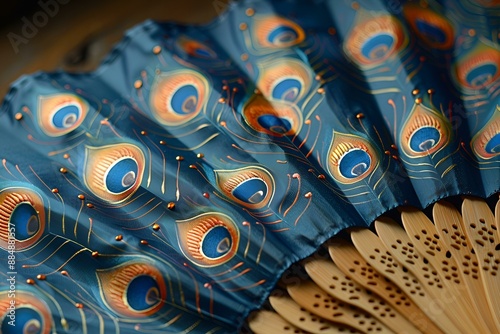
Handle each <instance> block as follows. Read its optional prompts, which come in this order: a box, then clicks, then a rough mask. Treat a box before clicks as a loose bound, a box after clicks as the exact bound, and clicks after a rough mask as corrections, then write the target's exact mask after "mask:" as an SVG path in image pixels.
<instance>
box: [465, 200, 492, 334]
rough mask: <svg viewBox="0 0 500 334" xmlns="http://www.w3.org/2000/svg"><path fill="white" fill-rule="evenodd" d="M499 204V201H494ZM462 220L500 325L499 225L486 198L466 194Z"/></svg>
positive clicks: (488, 297) (486, 291) (489, 300)
mask: <svg viewBox="0 0 500 334" xmlns="http://www.w3.org/2000/svg"><path fill="white" fill-rule="evenodd" d="M497 207H498V204H497ZM462 214H463V224H464V228H465V232H466V234H467V237H468V238H469V240H470V242H471V244H472V247H473V248H474V251H475V253H476V255H477V259H478V261H479V268H480V270H479V273H480V276H481V279H482V282H483V285H484V289H485V294H486V299H487V301H488V305H489V306H490V310H491V312H492V314H493V317H494V320H495V323H496V325H497V328H500V298H498V296H499V295H500V272H499V266H500V236H499V226H498V225H497V223H496V221H495V217H494V216H493V213H492V212H491V210H490V208H489V207H488V204H486V202H485V201H483V200H480V199H475V198H466V199H464V201H463V203H462Z"/></svg>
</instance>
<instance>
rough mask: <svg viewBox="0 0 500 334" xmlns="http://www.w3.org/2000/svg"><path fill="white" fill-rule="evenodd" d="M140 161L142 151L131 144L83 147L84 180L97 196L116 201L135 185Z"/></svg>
mask: <svg viewBox="0 0 500 334" xmlns="http://www.w3.org/2000/svg"><path fill="white" fill-rule="evenodd" d="M144 164H145V158H144V154H143V153H142V151H141V149H139V148H138V147H137V146H135V145H132V144H128V143H120V144H113V145H106V146H100V147H90V146H87V147H86V151H85V164H84V173H83V175H84V182H85V185H86V186H87V188H88V189H89V190H90V191H92V192H93V193H94V194H95V195H96V196H97V197H99V198H101V199H102V200H105V201H107V202H110V203H118V202H121V201H123V200H125V199H127V198H128V197H129V196H131V195H132V194H133V193H134V192H135V191H136V190H137V189H138V188H139V186H140V185H141V181H142V176H143V173H144Z"/></svg>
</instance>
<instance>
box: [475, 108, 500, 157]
mask: <svg viewBox="0 0 500 334" xmlns="http://www.w3.org/2000/svg"><path fill="white" fill-rule="evenodd" d="M472 149H473V150H474V153H475V154H476V155H477V156H478V157H480V158H481V159H485V160H487V159H491V158H493V157H496V156H498V155H499V154H500V117H499V116H498V110H496V111H495V113H494V114H493V116H492V117H491V119H490V120H489V121H488V123H487V124H486V125H485V126H484V127H483V128H482V129H481V130H480V131H479V132H478V133H477V134H476V135H475V136H474V138H473V139H472Z"/></svg>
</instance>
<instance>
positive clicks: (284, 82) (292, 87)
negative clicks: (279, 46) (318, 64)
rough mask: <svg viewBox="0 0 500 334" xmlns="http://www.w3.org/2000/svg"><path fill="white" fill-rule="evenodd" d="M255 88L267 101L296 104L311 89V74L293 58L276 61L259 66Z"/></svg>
mask: <svg viewBox="0 0 500 334" xmlns="http://www.w3.org/2000/svg"><path fill="white" fill-rule="evenodd" d="M259 68H260V74H259V78H258V81H257V87H258V88H259V89H260V91H261V92H262V94H263V95H264V96H265V97H266V98H268V99H274V100H282V101H288V102H291V103H293V102H296V101H297V100H299V99H300V98H301V97H302V96H303V95H304V94H305V93H306V92H308V91H309V89H310V87H311V81H312V74H311V72H310V70H308V69H307V68H306V67H305V65H304V63H303V62H301V61H299V60H297V59H293V58H281V59H276V60H273V61H270V62H267V63H264V64H262V65H260V66H259Z"/></svg>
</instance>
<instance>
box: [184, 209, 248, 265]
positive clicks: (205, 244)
mask: <svg viewBox="0 0 500 334" xmlns="http://www.w3.org/2000/svg"><path fill="white" fill-rule="evenodd" d="M177 233H178V241H179V246H180V249H181V251H182V253H183V254H184V256H186V258H188V259H189V260H190V261H191V262H193V263H194V264H196V265H198V266H200V267H215V266H219V265H221V264H224V263H226V262H227V261H229V260H230V259H232V258H233V256H234V255H235V254H236V251H237V249H238V244H239V239H240V232H239V230H238V228H237V227H236V224H235V223H234V222H233V221H232V220H231V218H229V217H228V216H226V215H224V214H222V213H216V212H210V213H204V214H201V215H198V216H196V217H193V218H190V219H186V220H180V221H177Z"/></svg>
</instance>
